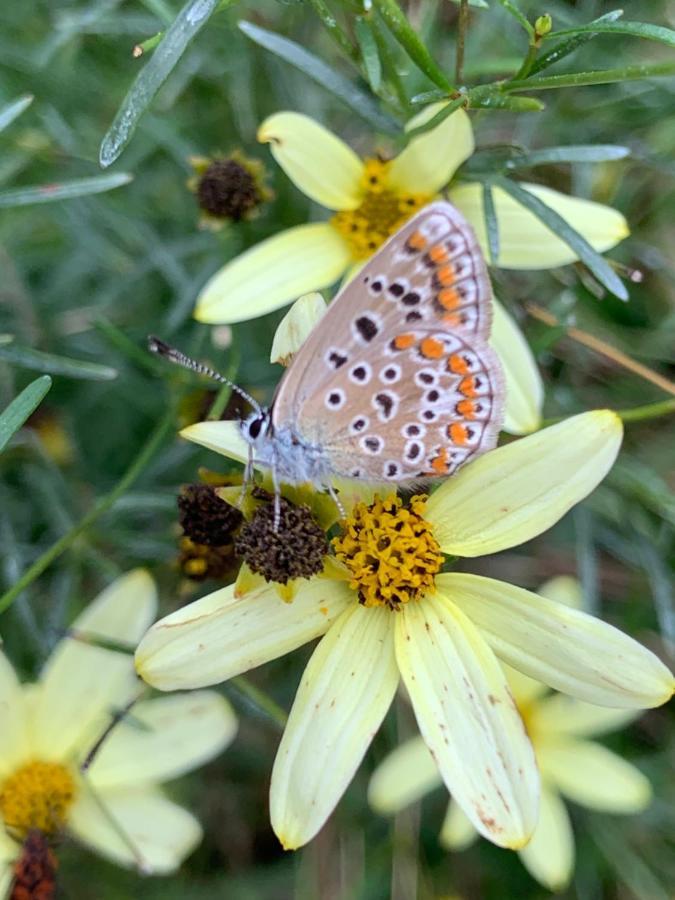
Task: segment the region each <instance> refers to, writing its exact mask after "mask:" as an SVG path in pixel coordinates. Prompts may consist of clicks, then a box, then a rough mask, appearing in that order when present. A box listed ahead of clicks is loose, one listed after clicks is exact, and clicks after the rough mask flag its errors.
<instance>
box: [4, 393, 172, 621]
mask: <svg viewBox="0 0 675 900" xmlns="http://www.w3.org/2000/svg"><path fill="white" fill-rule="evenodd" d="M173 425H174V409H173V407H172V408H171V409H170V410H169V411H167V413H166V415H164V417H163V418H162V419H161V420H160V421H159V423H158V424H157V425H156V427H155V429H154V431H153V432H152V434H151V435H150V437H149V438H148V440H147V442H146V443H145V444H144V446H143V447H142V448H141V451H140V453H139V454H138V456H137V457H136V459H135V460H134V461H133V462H132V463H131V465H130V466H129V468H128V469H127V470H126V472H125V473H124V475H123V476H122V477H121V479H120V480H119V481H118V482H117V484H116V485H115V487H114V488H113V489H112V491H110V493H109V494H106V495H105V496H104V497H101V498H100V500H98V501H97V502H96V503H95V504H94V506H93V507H92V509H91V510H90V511H89V512H88V513H87V515H86V516H85V517H84V518H83V519H81V520H80V522H78V523H77V525H74V526H73V527H72V528H71V529H70V531H68V532H67V533H66V534H64V535H63V537H62V538H59V540H58V541H56V543H55V544H52V546H51V547H50V548H49V550H46V551H45V552H44V553H43V554H42V556H40V557H39V558H38V559H36V560H35V562H34V563H33V565H32V566H30V567H29V568H28V569H26V571H25V572H24V573H23V575H22V576H21V578H19V580H18V581H17V582H16V584H14V585H13V586H12V587H11V588H10V590H8V591H7V593H5V594H4V595H3V596H2V597H0V613H3V612H4V611H5V610H6V609H8V608H9V607H10V606H11V605H12V603H13V602H14V601H15V600H16V598H17V597H18V596H19V595H20V594H21V593H22V591H24V590H25V589H26V588H27V587H28V586H29V585H30V584H32V583H33V581H35V579H36V578H37V577H38V576H39V575H41V574H42V573H43V572H44V571H45V569H46V568H48V567H49V566H50V565H51V564H52V563H53V562H54V560H56V559H58V558H59V556H61V554H62V553H64V552H65V551H66V550H67V549H68V548H69V547H70V546H71V545H72V544H73V543H74V542H75V541H76V540H77V538H78V537H79V536H80V535H81V534H83V533H84V532H85V531H86V530H87V529H88V528H89V526H90V525H93V524H94V522H96V521H97V519H99V518H100V517H101V516H102V515H103V513H105V512H107V511H108V510H109V509H110V508H111V507H112V506H114V505H115V503H116V502H117V500H118V499H119V498H120V497H121V496H122V494H124V493H126V491H128V490H129V488H130V487H131V485H132V484H133V483H134V481H136V479H137V478H138V476H139V475H140V474H141V472H142V471H143V469H144V468H145V467H146V466H147V464H148V463H149V462H150V460H151V459H152V458H153V456H154V455H155V453H156V452H157V450H158V449H159V447H160V446H161V444H162V442H163V441H164V439H165V438H166V436H167V434H168V433H169V431H170V430H171V429H172V428H173Z"/></svg>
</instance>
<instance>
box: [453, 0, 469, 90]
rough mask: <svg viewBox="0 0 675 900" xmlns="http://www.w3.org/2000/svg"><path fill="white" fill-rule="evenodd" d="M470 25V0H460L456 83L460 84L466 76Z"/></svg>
mask: <svg viewBox="0 0 675 900" xmlns="http://www.w3.org/2000/svg"><path fill="white" fill-rule="evenodd" d="M468 26H469V0H460V4H459V18H458V21H457V55H456V57H455V84H457V85H460V84H461V83H462V79H463V77H464V44H465V42H466V30H467V28H468Z"/></svg>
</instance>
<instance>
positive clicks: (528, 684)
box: [502, 663, 548, 718]
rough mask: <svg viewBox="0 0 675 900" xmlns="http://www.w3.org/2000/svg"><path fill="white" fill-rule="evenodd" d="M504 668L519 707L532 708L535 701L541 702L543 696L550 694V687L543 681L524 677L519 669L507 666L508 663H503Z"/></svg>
mask: <svg viewBox="0 0 675 900" xmlns="http://www.w3.org/2000/svg"><path fill="white" fill-rule="evenodd" d="M502 668H503V669H504V674H505V675H506V680H507V682H508V685H509V688H510V689H511V693H512V694H513V699H514V700H515V701H516V703H517V704H518V707H521V706H525V705H527V706H530V705H531V704H534V701H536V700H539V698H540V697H541V696H542V694H546V693H548V686H547V685H545V684H543V683H542V682H541V681H535V680H534V678H528V676H527V675H523V673H522V672H519V671H518V670H517V669H512V668H511V666H507V665H506V663H502ZM528 718H529V715H528Z"/></svg>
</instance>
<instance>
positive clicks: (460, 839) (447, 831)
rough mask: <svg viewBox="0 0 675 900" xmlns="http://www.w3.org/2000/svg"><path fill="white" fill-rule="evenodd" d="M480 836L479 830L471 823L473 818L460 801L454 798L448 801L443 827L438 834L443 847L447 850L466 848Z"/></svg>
mask: <svg viewBox="0 0 675 900" xmlns="http://www.w3.org/2000/svg"><path fill="white" fill-rule="evenodd" d="M477 837H478V832H477V831H476V829H475V828H474V827H473V825H472V824H471V819H469V817H468V816H467V814H466V813H465V812H464V810H463V809H462V807H461V806H460V805H459V803H455V802H454V801H453V800H451V801H450V803H448V810H447V812H446V814H445V819H443V827H442V828H441V833H440V835H439V836H438V840H439V841H440V844H441V846H442V847H445V848H446V850H455V851H460V850H466V849H467V847H470V846H471V844H473V842H474V841H475V840H476V838H477Z"/></svg>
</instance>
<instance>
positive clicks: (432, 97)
mask: <svg viewBox="0 0 675 900" xmlns="http://www.w3.org/2000/svg"><path fill="white" fill-rule="evenodd" d="M449 99H450V98H449V96H448V92H447V91H442V90H440V88H433V90H431V91H422V93H421V94H415V96H414V97H412V98H411V100H410V103H411V104H412V105H413V106H425V105H426V104H427V103H438V101H439V100H449Z"/></svg>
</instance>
